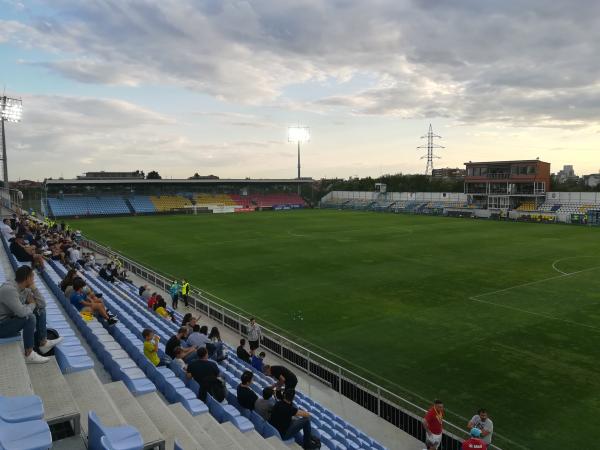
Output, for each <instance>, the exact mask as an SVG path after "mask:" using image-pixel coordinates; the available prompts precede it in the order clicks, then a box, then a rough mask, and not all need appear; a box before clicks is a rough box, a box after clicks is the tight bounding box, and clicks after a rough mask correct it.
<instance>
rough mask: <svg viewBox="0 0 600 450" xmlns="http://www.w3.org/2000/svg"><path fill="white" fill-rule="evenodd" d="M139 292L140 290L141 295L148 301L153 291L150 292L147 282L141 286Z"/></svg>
mask: <svg viewBox="0 0 600 450" xmlns="http://www.w3.org/2000/svg"><path fill="white" fill-rule="evenodd" d="M139 292H140V295H141V296H142V298H143V299H144V300H146V301H148V299H149V298H150V297H151V296H152V293H151V292H150V289H149V288H148V285H147V284H145V285H144V286H142V287H140V291H139Z"/></svg>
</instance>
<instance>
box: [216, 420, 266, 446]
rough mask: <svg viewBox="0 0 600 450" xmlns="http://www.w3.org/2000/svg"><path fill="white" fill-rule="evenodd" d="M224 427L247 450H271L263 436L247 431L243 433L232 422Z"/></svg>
mask: <svg viewBox="0 0 600 450" xmlns="http://www.w3.org/2000/svg"><path fill="white" fill-rule="evenodd" d="M222 427H223V429H224V430H225V431H227V433H229V435H230V436H231V437H232V438H233V439H234V440H235V441H236V442H237V443H238V444H239V445H241V446H243V448H244V449H247V450H262V449H269V450H271V449H272V447H271V445H270V444H269V443H268V442H267V441H266V440H264V439H263V437H262V436H261V435H259V434H258V433H257V432H256V431H254V430H252V431H247V432H245V433H242V432H241V431H240V430H238V429H237V428H236V426H235V425H234V424H232V423H231V422H225V423H223V424H222Z"/></svg>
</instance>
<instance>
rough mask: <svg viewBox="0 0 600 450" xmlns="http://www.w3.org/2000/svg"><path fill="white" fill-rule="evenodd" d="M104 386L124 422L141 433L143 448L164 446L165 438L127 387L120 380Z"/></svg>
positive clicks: (162, 447)
mask: <svg viewBox="0 0 600 450" xmlns="http://www.w3.org/2000/svg"><path fill="white" fill-rule="evenodd" d="M104 388H105V389H106V392H108V395H109V396H110V398H111V399H112V401H113V402H114V404H115V405H116V406H117V409H118V410H119V412H120V413H121V415H122V416H123V419H125V422H126V423H127V424H128V425H131V426H132V427H135V428H137V430H138V431H139V432H140V434H141V435H142V440H143V441H144V448H147V449H150V448H154V447H159V448H161V449H164V448H165V438H164V437H163V435H162V433H161V432H160V431H159V430H158V428H157V427H156V425H154V423H153V422H152V420H150V418H149V417H148V415H147V414H146V412H145V411H144V409H143V408H142V407H141V406H140V404H139V403H138V402H137V400H136V398H135V397H134V396H133V394H132V393H131V392H130V391H129V389H127V386H125V383H123V382H122V381H115V382H113V383H109V384H105V385H104Z"/></svg>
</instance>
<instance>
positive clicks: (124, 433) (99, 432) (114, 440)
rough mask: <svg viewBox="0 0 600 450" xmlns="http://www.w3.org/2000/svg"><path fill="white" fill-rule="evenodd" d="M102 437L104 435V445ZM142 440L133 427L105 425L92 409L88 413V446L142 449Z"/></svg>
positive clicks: (125, 449)
mask: <svg viewBox="0 0 600 450" xmlns="http://www.w3.org/2000/svg"><path fill="white" fill-rule="evenodd" d="M102 437H105V440H104V445H103V443H102ZM143 447H144V441H143V440H142V436H141V435H140V433H139V432H138V430H136V429H135V428H134V427H131V426H129V425H125V426H121V427H106V426H104V425H102V422H101V421H100V418H98V416H97V415H96V413H95V412H94V411H90V412H89V413H88V448H89V449H90V450H101V449H105V448H109V449H113V450H142V448H143Z"/></svg>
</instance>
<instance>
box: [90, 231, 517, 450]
mask: <svg viewBox="0 0 600 450" xmlns="http://www.w3.org/2000/svg"><path fill="white" fill-rule="evenodd" d="M80 244H81V245H82V246H84V247H87V248H88V249H90V250H93V251H95V252H96V253H99V254H102V255H104V256H105V257H107V258H110V259H113V260H114V259H119V260H120V261H121V262H122V263H123V266H124V267H125V269H126V270H129V271H130V272H132V273H134V274H136V275H138V276H140V277H141V278H143V279H145V280H147V281H149V282H152V283H153V284H154V285H156V286H159V287H162V288H163V289H164V290H165V291H167V292H168V290H169V287H170V286H171V283H172V280H174V279H179V278H180V277H175V276H173V275H170V274H167V273H160V272H158V271H156V270H154V269H150V268H148V267H145V266H143V265H142V264H139V263H138V262H136V261H134V260H133V259H131V258H128V257H126V256H124V255H123V254H121V253H119V252H116V251H114V250H112V249H111V248H110V247H106V246H104V245H102V244H100V243H98V242H96V241H94V240H91V239H87V238H84V239H82V241H81V242H80ZM190 293H191V295H189V296H188V297H189V300H191V304H192V305H193V307H194V309H196V310H198V311H200V312H203V313H206V314H207V315H208V316H209V317H211V318H213V319H217V320H219V321H220V322H221V323H222V324H223V325H224V326H226V327H228V328H230V329H232V330H234V331H236V332H238V333H240V334H241V335H244V336H247V334H246V325H245V324H247V323H248V322H249V317H251V316H253V315H251V314H250V313H249V312H247V311H244V310H243V309H242V308H239V307H237V306H236V305H233V304H231V303H229V302H227V301H226V300H223V299H221V298H219V297H217V296H216V295H213V294H211V293H210V292H207V291H204V290H201V289H199V288H197V287H195V286H191V288H190ZM224 304H226V305H227V306H224ZM232 308H233V309H232ZM234 309H237V310H238V311H240V312H241V314H240V312H237V311H235V310H234ZM260 323H261V330H262V337H263V346H265V347H267V348H268V349H269V350H271V351H273V352H274V353H277V354H278V355H279V356H280V357H282V358H283V359H285V360H286V361H288V362H290V363H291V364H293V365H294V366H295V367H297V368H299V369H301V370H302V371H303V372H305V373H306V374H308V375H309V376H311V377H313V378H316V379H318V380H319V381H321V382H323V383H325V384H327V385H328V386H330V387H331V388H332V389H335V390H336V391H337V392H338V393H340V394H341V395H344V396H346V397H348V398H350V399H351V400H353V401H354V402H356V403H358V404H359V405H361V406H363V407H366V408H367V409H369V410H370V411H371V412H373V413H375V414H377V415H378V416H379V417H380V418H382V419H384V420H386V421H388V422H390V423H392V424H393V425H395V426H397V427H398V428H400V429H402V430H404V431H406V432H408V433H409V434H411V435H413V436H415V437H416V436H417V435H419V434H422V430H421V429H419V430H417V429H415V426H416V427H420V428H422V426H421V417H422V416H423V414H424V413H425V412H427V410H426V409H425V408H423V407H422V406H419V405H418V404H417V403H416V402H415V401H411V400H409V399H407V398H404V397H401V396H400V395H398V394H396V393H394V392H392V391H390V390H389V389H387V388H385V387H383V386H381V385H378V384H376V383H374V382H372V381H370V380H368V379H367V378H365V377H363V376H361V375H359V374H357V373H355V372H352V371H351V370H349V369H346V368H345V367H343V366H341V365H339V364H338V363H336V362H335V361H331V360H330V359H328V358H325V357H324V356H322V355H320V354H318V353H316V352H314V351H312V350H311V349H309V348H307V347H305V346H303V345H300V344H298V343H296V342H294V341H292V340H291V339H289V338H287V337H286V336H284V335H283V334H282V333H281V332H279V331H274V330H273V329H271V328H269V327H265V326H264V325H262V324H263V323H267V324H268V325H270V326H271V327H273V328H279V327H277V326H276V325H274V324H270V323H269V322H268V321H266V320H262V319H261V320H260ZM265 338H266V339H265ZM294 338H296V339H299V340H302V341H305V340H304V339H302V338H299V337H296V336H294ZM305 342H307V341H305ZM307 343H308V344H309V345H312V344H310V342H307ZM322 350H324V351H325V352H328V351H327V350H326V349H322ZM328 353H330V352H328ZM341 359H343V358H341ZM363 370H366V369H363ZM367 372H368V371H367ZM373 375H374V376H377V375H376V374H373ZM386 381H387V380H386ZM390 383H392V382H390ZM353 384H354V385H357V387H358V389H359V390H360V391H361V392H354V391H353V390H352V388H353V386H352V385H353ZM392 384H393V383H392ZM396 386H397V385H396ZM397 387H398V388H400V389H401V390H403V391H404V392H406V393H408V394H410V395H411V396H413V397H415V398H416V399H417V400H418V401H421V402H426V401H427V400H426V399H424V398H422V397H420V396H419V395H418V394H415V393H412V392H410V391H409V390H406V389H404V388H402V387H401V386H397ZM352 394H355V395H352ZM362 394H364V395H362ZM369 396H370V397H372V398H373V400H374V402H376V404H377V405H376V407H375V406H374V405H373V404H372V402H369V399H370V398H369ZM356 397H358V399H357V398H356ZM357 400H358V401H357ZM400 405H404V406H400ZM394 407H395V408H396V409H398V411H401V412H403V413H404V414H406V415H408V416H409V417H412V418H413V419H414V421H415V422H416V425H412V427H411V426H409V428H410V429H406V427H403V426H401V424H400V423H396V422H397V421H398V422H399V420H394V419H395V416H394V414H392V413H391V412H390V411H388V409H389V410H391V409H392V408H394ZM446 412H447V413H450V414H451V415H453V416H454V417H456V418H457V419H459V420H463V421H464V422H465V425H466V422H467V421H468V419H467V418H465V417H462V416H460V415H458V414H456V413H453V412H451V411H449V410H448V409H446ZM444 425H445V427H446V428H450V429H452V432H448V431H447V430H445V431H444V434H445V435H447V436H448V438H449V439H451V440H452V441H454V442H453V444H458V445H459V446H456V445H452V448H453V449H459V448H460V442H462V439H464V438H466V437H467V432H466V431H465V429H464V427H460V426H457V425H455V424H454V423H452V422H448V421H447V420H445V421H444ZM420 432H421V433H420ZM494 437H495V438H497V439H500V440H505V441H506V442H507V443H511V444H512V445H514V446H517V447H520V448H522V449H526V448H527V447H524V446H522V445H519V444H517V443H515V442H512V441H511V440H509V439H508V438H505V437H502V436H499V435H498V434H497V433H494ZM444 448H448V447H444ZM488 448H490V449H494V450H502V449H501V448H500V447H498V446H496V445H494V444H492V445H490V446H488Z"/></svg>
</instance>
